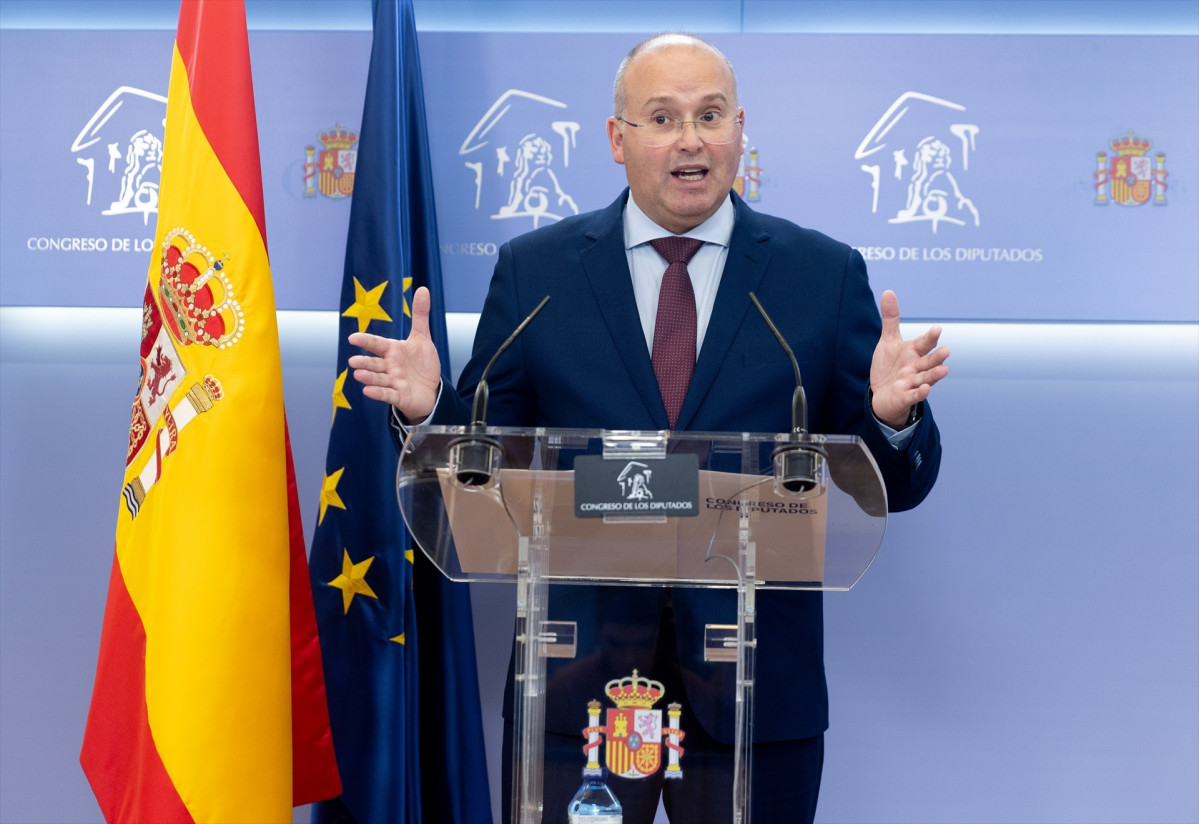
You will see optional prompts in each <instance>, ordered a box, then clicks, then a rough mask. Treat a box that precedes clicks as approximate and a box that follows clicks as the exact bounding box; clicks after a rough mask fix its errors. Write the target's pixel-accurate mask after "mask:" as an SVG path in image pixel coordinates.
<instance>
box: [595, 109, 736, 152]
mask: <svg viewBox="0 0 1199 824" xmlns="http://www.w3.org/2000/svg"><path fill="white" fill-rule="evenodd" d="M613 117H615V118H616V119H617V120H619V121H620V122H621V123H624V124H625V125H626V126H632V127H633V128H634V129H641V128H646V127H649V126H650V125H652V124H650V123H634V122H633V121H631V120H625V119H624V118H623V117H621V116H620V115H618V114H617V115H613ZM744 122H745V121H744V120H742V118H741V115H737V116H735V117H734V118H733V120H732V125H733V126H734V127H736V126H740V125H741V124H742V123H744ZM675 123H676V124H678V128H677V129H676V130H675V132H674V136H673V137H672V138H671V139H670V140H668V141H666V142H665V143H655V144H649V143H647V144H645V145H647V146H650V147H651V148H655V147H657V148H660V147H662V146H669V145H670V144H671V143H674V142H675V141H676V140H678V139H679V137H681V136H682V134H683V127H684V126H687V125H688V124H690V125H692V126H694V127H695V136H696V137H698V138H699V139H700V140H701V141H703V142H704V143H706V144H707V145H709V146H727V145H728V144H730V143H733V142H735V141H736V139H737V138H736V134H735V132H736V129H735V128H734V135H733V137H732V138H731V139H729V140H726V141H724V142H723V143H719V142H713V141H711V140H707V139H705V138H704V132H703V130H702V129H700V126H701V125H702V124H703V121H702V120H676V121H675ZM646 134H647V135H648V134H649V132H646Z"/></svg>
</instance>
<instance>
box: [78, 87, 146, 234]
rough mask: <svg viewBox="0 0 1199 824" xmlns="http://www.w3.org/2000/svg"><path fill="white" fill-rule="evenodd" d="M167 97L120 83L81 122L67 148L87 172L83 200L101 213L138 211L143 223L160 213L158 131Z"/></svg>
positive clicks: (113, 213)
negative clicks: (99, 208)
mask: <svg viewBox="0 0 1199 824" xmlns="http://www.w3.org/2000/svg"><path fill="white" fill-rule="evenodd" d="M166 103H167V99H166V98H165V97H163V96H162V95H160V94H153V93H152V92H147V91H143V90H142V89H135V88H133V87H132V86H121V87H119V88H118V89H117V90H116V91H114V92H113V93H112V94H111V95H109V96H108V99H107V100H105V101H104V102H103V103H102V104H100V108H98V109H96V112H95V113H94V114H93V115H92V116H91V119H89V120H88V121H87V123H86V124H84V126H83V128H82V129H81V130H80V132H79V134H78V135H76V137H75V142H73V143H72V144H71V153H72V154H74V155H75V162H76V163H78V164H79V165H80V166H82V167H83V169H84V171H85V172H86V175H87V205H88V206H91V205H92V203H93V201H94V202H96V203H97V204H98V205H100V206H102V207H103V208H102V211H101V214H105V215H121V214H129V213H135V214H137V213H140V214H141V216H142V222H143V223H144V224H145V225H149V223H150V215H151V214H154V215H157V214H158V183H159V181H160V180H161V179H162V134H163V120H164V118H165V117H166Z"/></svg>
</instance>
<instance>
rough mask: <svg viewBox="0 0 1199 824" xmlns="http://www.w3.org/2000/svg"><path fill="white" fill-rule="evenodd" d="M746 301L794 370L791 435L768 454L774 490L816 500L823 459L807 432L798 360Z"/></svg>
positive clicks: (754, 298)
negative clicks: (768, 330)
mask: <svg viewBox="0 0 1199 824" xmlns="http://www.w3.org/2000/svg"><path fill="white" fill-rule="evenodd" d="M749 299H750V300H751V301H753V304H754V306H755V307H757V310H758V314H760V315H761V316H762V320H764V321H766V326H767V327H768V328H769V329H770V331H771V333H772V334H773V335H774V337H775V340H777V341H778V342H779V345H780V346H782V347H783V351H784V352H786V353H787V359H788V360H789V361H791V368H792V369H794V370H795V392H794V393H793V394H792V395H791V432H790V433H789V434H788V436H787V440H786V442H784V443H783V444H782V445H781V446H779V447H777V448H776V449H775V450H774V452H772V453H771V455H770V458H771V461H772V462H773V463H774V483H775V487H776V488H777V487H780V486H781V487H782V488H783V489H785V490H786V491H787V492H789V493H791V494H792V495H797V496H800V497H804V496H807V495H808V494H809V493H812V492H813V490H815V495H814V496H812V497H817V496H819V495H821V494H822V493H823V492H824V488H825V486H826V483H827V472H826V471H825V470H826V466H827V458H826V456H825V454H824V451H823V450H822V449H821V448H820V447H819V446H817V445H816V443H815V442H814V441H813V440H812V436H811V435H810V434H809V433H808V399H807V396H806V395H805V394H804V390H803V379H802V378H801V377H800V374H799V361H797V360H796V359H795V353H794V352H792V351H791V347H790V346H788V345H787V341H786V340H785V339H784V338H783V333H782V332H780V331H779V329H778V327H777V326H775V325H774V321H772V320H771V319H770V315H768V314H766V309H765V308H763V306H762V303H761V301H759V300H758V296H757V295H755V294H754V293H753V292H750V293H749Z"/></svg>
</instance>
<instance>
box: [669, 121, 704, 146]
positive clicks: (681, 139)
mask: <svg viewBox="0 0 1199 824" xmlns="http://www.w3.org/2000/svg"><path fill="white" fill-rule="evenodd" d="M675 145H677V146H679V147H680V148H684V149H689V150H692V151H694V150H696V149H700V148H702V147H703V145H704V142H703V140H701V139H700V137H699V124H698V123H696V122H695V121H694V120H686V121H684V122H683V125H682V128H681V129H680V130H679V135H678V136H677V137H676V139H675Z"/></svg>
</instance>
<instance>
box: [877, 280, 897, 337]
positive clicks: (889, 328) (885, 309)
mask: <svg viewBox="0 0 1199 824" xmlns="http://www.w3.org/2000/svg"><path fill="white" fill-rule="evenodd" d="M879 309H880V310H881V312H882V316H883V334H882V337H883V338H884V339H885V338H898V337H899V298H897V297H896V296H895V293H894V292H892V291H891V290H890V289H888V290H887V291H885V292H883V294H882V297H881V298H880V299H879Z"/></svg>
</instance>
